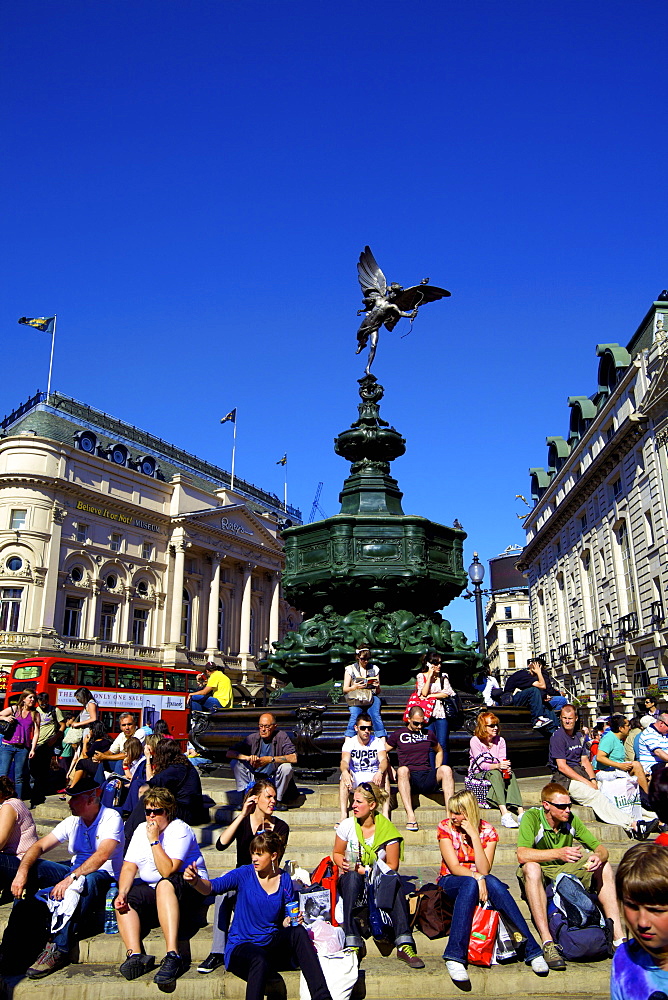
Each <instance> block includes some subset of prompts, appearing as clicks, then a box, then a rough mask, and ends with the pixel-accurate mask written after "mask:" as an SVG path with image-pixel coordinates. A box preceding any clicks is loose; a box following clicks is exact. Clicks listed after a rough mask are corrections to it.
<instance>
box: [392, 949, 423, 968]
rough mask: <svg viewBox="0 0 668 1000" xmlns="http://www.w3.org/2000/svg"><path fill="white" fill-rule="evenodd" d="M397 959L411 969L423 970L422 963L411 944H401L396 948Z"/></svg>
mask: <svg viewBox="0 0 668 1000" xmlns="http://www.w3.org/2000/svg"><path fill="white" fill-rule="evenodd" d="M397 958H398V959H400V960H401V961H402V962H405V963H406V965H408V966H409V967H410V968H411V969H424V962H423V961H422V959H421V958H420V956H419V955H418V953H417V952H416V950H415V948H414V947H413V945H412V944H402V945H401V946H400V947H399V948H397Z"/></svg>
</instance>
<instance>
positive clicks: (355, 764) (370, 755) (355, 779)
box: [339, 712, 389, 822]
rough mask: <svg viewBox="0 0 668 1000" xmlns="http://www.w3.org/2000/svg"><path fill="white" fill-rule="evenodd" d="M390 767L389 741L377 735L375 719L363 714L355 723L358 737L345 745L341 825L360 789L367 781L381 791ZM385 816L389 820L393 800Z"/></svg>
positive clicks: (352, 737) (340, 798) (349, 739)
mask: <svg viewBox="0 0 668 1000" xmlns="http://www.w3.org/2000/svg"><path fill="white" fill-rule="evenodd" d="M387 765H388V760H387V751H386V750H385V739H384V737H381V736H374V735H373V723H372V721H371V716H370V715H369V714H368V713H367V712H362V713H361V714H360V715H359V716H358V718H357V720H356V721H355V735H354V736H347V737H346V738H345V740H344V741H343V749H342V752H341V780H340V782H339V806H340V809H341V822H343V820H344V819H346V818H347V816H348V809H349V806H350V796H351V794H352V793H353V792H354V791H355V789H356V788H357V786H358V785H361V784H362V782H363V781H372V782H373V783H374V784H375V785H378V786H379V787H381V788H382V787H384V786H385V785H386V782H387ZM388 791H389V789H388ZM383 815H385V816H389V799H388V800H387V801H386V802H385V803H384V804H383Z"/></svg>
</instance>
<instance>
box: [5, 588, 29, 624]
mask: <svg viewBox="0 0 668 1000" xmlns="http://www.w3.org/2000/svg"><path fill="white" fill-rule="evenodd" d="M22 594H23V588H22V587H6V588H4V589H3V590H0V630H1V631H3V632H18V628H19V618H20V615H21V596H22Z"/></svg>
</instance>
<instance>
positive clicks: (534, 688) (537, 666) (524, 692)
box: [503, 660, 559, 733]
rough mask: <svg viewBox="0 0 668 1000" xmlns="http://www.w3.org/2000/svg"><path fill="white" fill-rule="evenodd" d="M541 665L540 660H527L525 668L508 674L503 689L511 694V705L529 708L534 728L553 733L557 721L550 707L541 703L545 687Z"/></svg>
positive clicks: (556, 727)
mask: <svg viewBox="0 0 668 1000" xmlns="http://www.w3.org/2000/svg"><path fill="white" fill-rule="evenodd" d="M543 667H544V664H543V663H542V661H541V660H529V662H528V663H527V666H526V670H516V671H515V672H514V673H512V674H510V676H509V677H508V678H507V679H506V683H505V686H504V688H503V691H504V694H511V695H512V696H513V705H521V706H522V708H528V709H529V710H530V712H531V721H532V722H533V728H534V729H543V730H544V731H545V732H547V733H553V732H554V731H555V729H558V728H559V721H558V719H557V717H556V715H555V714H554V712H553V711H552V709H551V708H549V707H548V706H547V705H544V704H543V692H544V691H545V689H546V687H547V685H546V682H545V678H544V676H543Z"/></svg>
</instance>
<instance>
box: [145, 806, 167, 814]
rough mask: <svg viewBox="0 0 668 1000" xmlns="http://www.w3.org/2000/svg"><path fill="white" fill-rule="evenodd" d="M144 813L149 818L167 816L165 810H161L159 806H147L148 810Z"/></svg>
mask: <svg viewBox="0 0 668 1000" xmlns="http://www.w3.org/2000/svg"><path fill="white" fill-rule="evenodd" d="M144 812H145V813H146V815H147V816H164V815H165V810H164V809H161V808H160V807H159V806H155V807H154V806H147V807H146V809H144Z"/></svg>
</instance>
